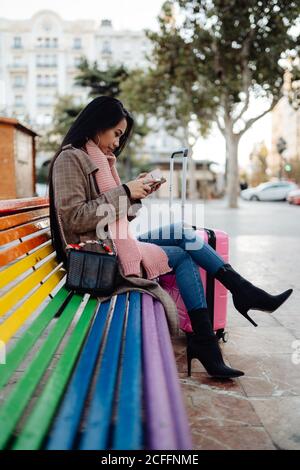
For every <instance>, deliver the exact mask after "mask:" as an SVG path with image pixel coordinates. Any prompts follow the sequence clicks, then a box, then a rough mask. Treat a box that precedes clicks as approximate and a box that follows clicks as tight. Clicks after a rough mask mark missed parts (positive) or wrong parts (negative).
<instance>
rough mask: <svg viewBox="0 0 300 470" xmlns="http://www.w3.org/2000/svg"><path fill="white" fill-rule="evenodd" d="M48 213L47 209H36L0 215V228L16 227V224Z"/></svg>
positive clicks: (42, 216) (30, 220) (39, 217)
mask: <svg viewBox="0 0 300 470" xmlns="http://www.w3.org/2000/svg"><path fill="white" fill-rule="evenodd" d="M48 215H49V209H47V208H45V209H37V210H33V211H28V212H21V213H20V214H13V215H7V216H6V217H0V230H6V229H8V228H12V227H17V226H18V225H21V224H25V223H26V222H32V221H33V220H36V219H41V218H44V217H46V216H48Z"/></svg>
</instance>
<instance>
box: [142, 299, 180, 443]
mask: <svg viewBox="0 0 300 470" xmlns="http://www.w3.org/2000/svg"><path fill="white" fill-rule="evenodd" d="M142 303H143V305H142V318H143V320H142V325H143V350H144V357H143V359H144V380H145V395H146V397H145V398H146V400H145V403H146V420H147V422H148V435H147V448H148V449H156V450H159V449H166V450H168V449H176V444H177V442H176V434H175V430H174V427H173V420H172V411H171V407H170V398H169V393H168V387H167V384H166V378H165V375H164V366H163V362H162V358H161V352H160V345H159V340H158V333H157V329H156V320H155V316H154V307H153V298H152V296H151V295H149V294H144V295H143V300H142Z"/></svg>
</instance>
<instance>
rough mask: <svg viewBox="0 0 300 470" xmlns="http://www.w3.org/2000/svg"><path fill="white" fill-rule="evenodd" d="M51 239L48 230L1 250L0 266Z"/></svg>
mask: <svg viewBox="0 0 300 470" xmlns="http://www.w3.org/2000/svg"><path fill="white" fill-rule="evenodd" d="M50 239H51V236H50V234H49V233H47V232H46V233H43V234H42V235H38V236H36V237H32V238H30V239H29V240H26V241H24V242H21V243H19V244H18V245H14V246H12V247H10V248H7V249H5V250H3V251H0V267H2V266H6V265H8V264H9V263H11V262H12V261H15V260H16V259H18V258H20V257H21V256H22V255H25V254H26V253H28V252H29V251H31V250H33V249H34V248H37V247H38V246H40V245H42V244H43V243H46V242H47V241H48V240H50Z"/></svg>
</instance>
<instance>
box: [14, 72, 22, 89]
mask: <svg viewBox="0 0 300 470" xmlns="http://www.w3.org/2000/svg"><path fill="white" fill-rule="evenodd" d="M23 86H24V80H23V77H22V75H15V77H14V87H15V88H22V87H23Z"/></svg>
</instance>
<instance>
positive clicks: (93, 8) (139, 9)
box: [0, 0, 271, 167]
mask: <svg viewBox="0 0 300 470" xmlns="http://www.w3.org/2000/svg"><path fill="white" fill-rule="evenodd" d="M163 1H164V0H127V1H125V0H108V1H107V0H106V1H103V0H84V1H83V0H77V1H74V0H26V1H24V0H9V1H6V2H3V0H2V1H1V7H0V18H9V19H28V18H30V17H31V16H32V15H34V14H35V13H37V12H38V11H40V10H45V9H47V10H52V11H55V12H56V13H58V14H59V15H60V16H61V17H62V18H63V19H65V20H78V19H94V20H95V21H96V22H100V21H101V19H104V18H107V19H111V20H112V23H113V27H114V28H115V29H131V30H142V29H145V28H149V29H157V16H158V14H159V12H160V8H161V6H162V4H163ZM262 140H264V141H265V143H266V145H267V147H268V148H270V145H271V115H270V114H268V115H266V116H265V117H264V118H263V119H261V120H259V121H257V122H256V123H255V125H254V126H252V128H251V129H250V130H249V131H248V132H247V133H245V135H244V136H243V137H242V139H241V142H240V146H239V162H240V164H241V166H243V167H246V166H247V162H248V156H249V154H250V152H251V150H252V148H253V146H254V144H255V143H256V142H260V141H262ZM193 158H196V159H205V160H206V159H211V160H214V161H218V162H220V163H221V164H222V165H223V164H224V163H225V143H224V139H223V137H222V135H221V134H220V132H219V131H218V129H215V130H214V131H213V132H212V134H211V136H210V137H209V138H207V139H202V138H199V139H198V141H197V142H196V145H195V146H194V151H193Z"/></svg>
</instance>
